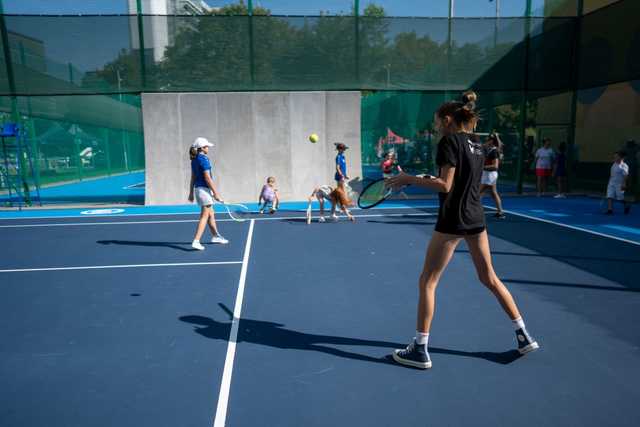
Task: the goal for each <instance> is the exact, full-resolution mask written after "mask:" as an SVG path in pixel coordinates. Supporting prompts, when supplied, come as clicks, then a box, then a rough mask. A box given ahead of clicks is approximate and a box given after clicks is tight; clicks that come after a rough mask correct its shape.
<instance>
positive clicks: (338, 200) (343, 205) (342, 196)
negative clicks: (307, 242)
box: [307, 184, 356, 224]
mask: <svg viewBox="0 0 640 427" xmlns="http://www.w3.org/2000/svg"><path fill="white" fill-rule="evenodd" d="M314 198H316V199H318V203H320V217H319V218H318V222H325V218H324V202H325V200H326V201H328V202H329V203H331V219H332V220H333V221H337V220H338V216H337V215H336V206H338V205H339V207H340V210H341V211H342V212H343V213H344V214H345V215H346V216H347V218H349V221H355V220H356V219H355V218H354V216H353V215H351V212H349V209H348V207H349V206H352V205H353V201H352V200H350V199H349V197H348V196H347V193H346V192H345V190H344V189H342V188H340V187H337V188H335V189H334V188H332V187H331V186H330V185H326V184H325V185H321V186H320V187H316V188H314V189H313V192H312V193H311V195H310V196H309V199H308V200H309V206H308V207H307V224H310V223H311V203H312V202H313V199H314Z"/></svg>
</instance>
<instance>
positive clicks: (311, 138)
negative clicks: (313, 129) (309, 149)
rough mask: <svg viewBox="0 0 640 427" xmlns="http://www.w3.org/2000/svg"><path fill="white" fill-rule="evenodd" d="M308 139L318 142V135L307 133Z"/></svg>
mask: <svg viewBox="0 0 640 427" xmlns="http://www.w3.org/2000/svg"><path fill="white" fill-rule="evenodd" d="M309 141H311V142H313V143H316V142H318V135H317V134H315V133H312V134H311V135H309Z"/></svg>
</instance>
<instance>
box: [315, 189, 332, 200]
mask: <svg viewBox="0 0 640 427" xmlns="http://www.w3.org/2000/svg"><path fill="white" fill-rule="evenodd" d="M332 191H333V188H331V187H330V186H328V185H321V186H320V187H319V188H318V194H319V195H320V196H322V198H323V199H325V200H328V201H331V192H332Z"/></svg>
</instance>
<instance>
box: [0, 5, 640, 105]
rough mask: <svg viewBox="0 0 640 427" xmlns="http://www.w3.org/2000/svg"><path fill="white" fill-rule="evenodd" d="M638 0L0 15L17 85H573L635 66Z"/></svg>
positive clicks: (639, 65) (100, 88)
mask: <svg viewBox="0 0 640 427" xmlns="http://www.w3.org/2000/svg"><path fill="white" fill-rule="evenodd" d="M635 6H637V5H634V4H633V1H630V0H627V1H621V2H618V3H614V4H612V5H610V6H608V7H606V8H603V9H601V10H598V11H596V12H594V13H591V14H588V15H585V16H584V17H581V18H577V17H551V18H536V17H533V18H522V17H519V18H453V19H448V18H409V17H380V16H360V17H355V16H315V17H285V16H251V17H250V16H220V15H202V16H157V15H154V16H151V15H145V16H143V18H142V19H141V20H140V22H142V31H140V28H139V20H138V17H137V16H135V15H132V16H13V15H5V16H4V20H5V24H6V28H7V32H8V41H9V49H10V56H11V62H12V66H13V69H14V74H15V85H16V94H19V95H53V94H73V93H82V94H94V93H118V92H123V93H124V92H127V93H129V92H139V91H231V90H233V91H236V90H353V89H378V90H431V91H433V90H458V89H464V88H467V87H471V86H473V87H474V88H475V89H477V90H491V91H505V90H572V89H573V88H574V80H575V76H578V77H579V81H578V83H579V87H581V88H583V87H592V86H598V85H605V84H609V83H612V82H618V81H627V80H633V79H636V78H637V77H638V76H639V73H640V62H639V61H640V60H638V57H640V55H638V45H640V39H638V37H640V36H639V35H638V34H639V28H640V24H638V23H637V22H635V21H634V13H633V10H634V7H635ZM140 34H142V35H143V38H142V40H140V37H139V36H140ZM580 34H581V36H580ZM578 37H579V39H578ZM578 48H579V49H578ZM576 61H579V62H578V64H579V66H578V67H576V65H575V64H576ZM2 65H3V64H0V91H2V93H3V94H9V93H8V91H9V85H8V83H7V75H6V67H3V66H2Z"/></svg>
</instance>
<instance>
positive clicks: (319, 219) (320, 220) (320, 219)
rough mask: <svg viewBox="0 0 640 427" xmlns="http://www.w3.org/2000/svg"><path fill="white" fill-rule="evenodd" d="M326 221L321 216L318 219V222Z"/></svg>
mask: <svg viewBox="0 0 640 427" xmlns="http://www.w3.org/2000/svg"><path fill="white" fill-rule="evenodd" d="M325 221H326V220H325V219H324V217H323V216H321V217H320V218H318V222H325Z"/></svg>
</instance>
